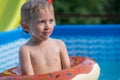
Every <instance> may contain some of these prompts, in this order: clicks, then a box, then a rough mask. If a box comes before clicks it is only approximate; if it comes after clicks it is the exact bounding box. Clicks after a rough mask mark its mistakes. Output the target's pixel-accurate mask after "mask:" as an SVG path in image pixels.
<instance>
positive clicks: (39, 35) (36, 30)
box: [28, 10, 55, 40]
mask: <svg viewBox="0 0 120 80" xmlns="http://www.w3.org/2000/svg"><path fill="white" fill-rule="evenodd" d="M54 26H55V18H54V13H52V12H51V11H45V10H41V11H40V12H38V13H37V16H35V17H34V18H33V19H31V20H30V23H29V24H28V28H29V32H30V33H31V35H32V37H34V38H36V39H38V40H46V39H48V37H49V36H50V35H51V33H52V32H53V28H54Z"/></svg>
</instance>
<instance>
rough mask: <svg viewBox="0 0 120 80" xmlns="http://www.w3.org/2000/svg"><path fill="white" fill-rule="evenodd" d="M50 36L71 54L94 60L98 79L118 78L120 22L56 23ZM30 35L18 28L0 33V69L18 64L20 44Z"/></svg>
mask: <svg viewBox="0 0 120 80" xmlns="http://www.w3.org/2000/svg"><path fill="white" fill-rule="evenodd" d="M51 37H53V38H57V39H61V40H63V41H64V42H65V44H66V46H67V49H68V52H69V55H70V56H71V55H72V56H86V57H90V58H92V59H94V60H96V61H97V62H98V64H99V65H100V67H101V75H100V79H99V80H119V79H120V74H119V73H120V69H119V68H120V25H119V24H118V25H117V24H116V25H57V26H55V29H54V32H53V34H52V35H51ZM29 38H30V35H29V34H28V33H25V32H24V30H22V29H21V28H18V29H16V30H12V31H8V32H0V72H2V71H4V70H6V69H9V68H11V67H14V66H18V65H19V59H18V50H19V47H20V46H21V45H23V44H24V43H25V42H26V41H27V40H28V39H29ZM113 75H114V77H113Z"/></svg>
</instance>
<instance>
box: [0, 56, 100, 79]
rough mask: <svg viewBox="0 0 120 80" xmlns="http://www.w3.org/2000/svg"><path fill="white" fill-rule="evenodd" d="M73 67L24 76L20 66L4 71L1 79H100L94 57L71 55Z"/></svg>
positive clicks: (0, 76)
mask: <svg viewBox="0 0 120 80" xmlns="http://www.w3.org/2000/svg"><path fill="white" fill-rule="evenodd" d="M70 62H71V68H68V69H64V70H62V71H58V72H52V73H48V74H40V75H35V76H23V75H21V71H20V68H19V67H14V68H11V69H9V70H6V71H3V72H2V73H1V74H0V80H98V77H99V74H100V68H99V66H98V64H97V63H96V62H95V61H93V60H92V59H89V58H85V57H80V56H74V57H70Z"/></svg>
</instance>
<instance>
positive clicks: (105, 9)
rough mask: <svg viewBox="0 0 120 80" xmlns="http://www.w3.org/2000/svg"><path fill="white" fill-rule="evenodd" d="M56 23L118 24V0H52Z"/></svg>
mask: <svg viewBox="0 0 120 80" xmlns="http://www.w3.org/2000/svg"><path fill="white" fill-rule="evenodd" d="M53 5H54V9H55V16H56V23H57V24H119V23H120V0H53Z"/></svg>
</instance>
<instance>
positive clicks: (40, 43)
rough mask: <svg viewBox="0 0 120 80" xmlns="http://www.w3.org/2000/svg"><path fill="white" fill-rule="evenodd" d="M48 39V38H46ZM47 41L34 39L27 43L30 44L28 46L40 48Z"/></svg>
mask: <svg viewBox="0 0 120 80" xmlns="http://www.w3.org/2000/svg"><path fill="white" fill-rule="evenodd" d="M48 39H49V38H48ZM48 39H46V40H41V41H40V40H34V39H32V38H31V39H30V40H29V41H28V44H30V45H38V46H41V45H44V44H46V42H47V41H48Z"/></svg>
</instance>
